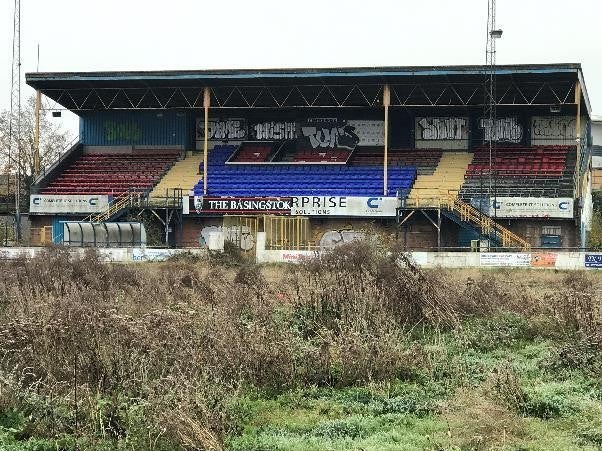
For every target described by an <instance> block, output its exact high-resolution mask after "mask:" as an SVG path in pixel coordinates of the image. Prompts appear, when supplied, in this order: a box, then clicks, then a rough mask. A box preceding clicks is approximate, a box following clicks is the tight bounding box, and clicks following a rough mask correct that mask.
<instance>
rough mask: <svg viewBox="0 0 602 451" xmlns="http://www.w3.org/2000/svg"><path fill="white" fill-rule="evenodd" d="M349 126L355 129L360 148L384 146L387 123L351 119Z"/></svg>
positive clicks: (348, 122)
mask: <svg viewBox="0 0 602 451" xmlns="http://www.w3.org/2000/svg"><path fill="white" fill-rule="evenodd" d="M347 125H350V126H352V127H354V129H355V130H354V133H355V134H356V135H357V137H358V138H359V142H358V143H357V144H358V146H384V145H385V122H384V121H363V120H356V119H350V120H348V121H347Z"/></svg>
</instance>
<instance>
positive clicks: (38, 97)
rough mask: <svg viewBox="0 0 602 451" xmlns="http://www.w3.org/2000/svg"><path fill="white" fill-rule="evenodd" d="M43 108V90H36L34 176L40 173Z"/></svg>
mask: <svg viewBox="0 0 602 451" xmlns="http://www.w3.org/2000/svg"><path fill="white" fill-rule="evenodd" d="M41 108H42V91H40V90H39V89H38V90H37V91H36V105H35V109H34V116H35V128H34V130H33V148H34V150H33V151H34V154H33V172H34V173H33V176H34V177H36V176H37V175H38V174H39V173H40V110H41Z"/></svg>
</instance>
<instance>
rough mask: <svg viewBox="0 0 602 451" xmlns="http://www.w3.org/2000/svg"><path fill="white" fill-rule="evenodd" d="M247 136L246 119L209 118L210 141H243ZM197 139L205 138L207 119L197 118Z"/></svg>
mask: <svg viewBox="0 0 602 451" xmlns="http://www.w3.org/2000/svg"><path fill="white" fill-rule="evenodd" d="M246 137H247V121H246V119H209V123H208V124H207V139H208V140H210V141H242V140H244V139H246ZM196 139H197V141H200V140H203V139H205V121H204V120H203V119H197V122H196Z"/></svg>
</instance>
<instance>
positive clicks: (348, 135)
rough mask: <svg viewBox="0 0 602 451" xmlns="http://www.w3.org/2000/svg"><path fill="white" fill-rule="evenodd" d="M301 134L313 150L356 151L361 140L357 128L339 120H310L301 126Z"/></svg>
mask: <svg viewBox="0 0 602 451" xmlns="http://www.w3.org/2000/svg"><path fill="white" fill-rule="evenodd" d="M301 134H302V136H303V137H305V138H306V140H307V141H308V142H309V144H310V146H311V147H312V148H313V149H317V148H329V149H336V148H344V149H350V150H353V149H355V146H357V144H358V143H359V142H360V138H359V137H358V136H357V134H356V133H355V127H354V126H353V125H349V124H348V123H347V121H345V120H341V119H338V118H315V119H308V120H307V121H306V122H305V123H304V124H303V125H302V126H301Z"/></svg>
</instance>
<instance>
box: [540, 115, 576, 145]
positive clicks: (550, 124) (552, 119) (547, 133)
mask: <svg viewBox="0 0 602 451" xmlns="http://www.w3.org/2000/svg"><path fill="white" fill-rule="evenodd" d="M576 124H577V120H576V119H575V118H574V117H566V116H539V117H534V118H533V120H532V122H531V137H532V139H533V140H548V139H559V140H564V139H569V140H571V139H575V138H576V135H575V128H576Z"/></svg>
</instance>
